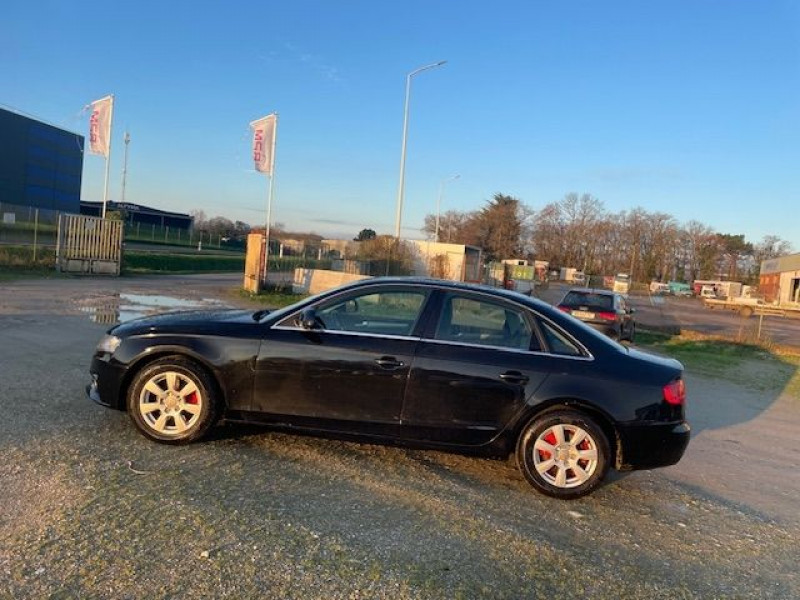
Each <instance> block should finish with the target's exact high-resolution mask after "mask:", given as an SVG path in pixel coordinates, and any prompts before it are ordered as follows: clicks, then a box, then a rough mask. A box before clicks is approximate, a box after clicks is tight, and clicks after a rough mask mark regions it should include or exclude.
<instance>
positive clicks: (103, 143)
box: [89, 96, 114, 157]
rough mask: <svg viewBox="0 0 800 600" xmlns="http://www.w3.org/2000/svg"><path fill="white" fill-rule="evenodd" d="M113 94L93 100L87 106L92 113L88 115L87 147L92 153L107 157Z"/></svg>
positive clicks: (109, 142)
mask: <svg viewBox="0 0 800 600" xmlns="http://www.w3.org/2000/svg"><path fill="white" fill-rule="evenodd" d="M113 104H114V97H113V96H106V97H105V98H101V99H100V100H95V101H94V102H92V103H91V104H90V105H89V106H90V107H91V109H92V114H91V116H90V117H89V147H90V152H91V153H92V154H100V155H102V156H105V157H108V154H109V146H110V144H111V111H112V108H113Z"/></svg>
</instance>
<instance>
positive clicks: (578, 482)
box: [517, 410, 610, 499]
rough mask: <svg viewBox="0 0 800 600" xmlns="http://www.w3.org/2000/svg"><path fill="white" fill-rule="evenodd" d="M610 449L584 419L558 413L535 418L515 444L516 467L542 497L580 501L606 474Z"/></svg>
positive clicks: (572, 413)
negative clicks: (577, 499)
mask: <svg viewBox="0 0 800 600" xmlns="http://www.w3.org/2000/svg"><path fill="white" fill-rule="evenodd" d="M609 463H610V450H609V444H608V440H607V439H606V436H605V434H604V433H603V430H602V429H601V428H600V427H599V426H598V425H597V424H596V423H595V422H594V421H593V420H592V419H591V418H590V417H588V416H586V415H584V414H583V413H580V412H577V411H572V410H560V411H554V412H549V413H545V414H543V415H541V416H539V417H535V418H534V419H533V420H531V422H530V423H529V424H528V425H527V426H526V427H525V429H523V431H522V434H521V435H520V437H519V439H518V441H517V464H518V465H519V469H520V471H521V472H522V474H523V475H524V476H525V479H527V480H528V483H530V484H531V485H532V486H533V487H534V488H536V489H537V490H538V491H540V492H542V493H543V494H547V495H548V496H553V497H556V498H563V499H573V498H580V497H581V496H585V495H586V494H589V493H590V492H592V491H593V490H594V489H595V488H596V487H597V486H598V485H600V482H601V481H602V480H603V478H604V477H605V475H606V472H607V471H608V467H609Z"/></svg>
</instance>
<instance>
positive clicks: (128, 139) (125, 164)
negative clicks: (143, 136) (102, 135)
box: [122, 131, 131, 204]
mask: <svg viewBox="0 0 800 600" xmlns="http://www.w3.org/2000/svg"><path fill="white" fill-rule="evenodd" d="M123 141H124V142H125V159H124V160H123V163H122V203H123V204H124V203H125V181H126V179H127V178H128V144H130V143H131V134H130V133H128V132H127V131H126V132H125V137H124V138H123Z"/></svg>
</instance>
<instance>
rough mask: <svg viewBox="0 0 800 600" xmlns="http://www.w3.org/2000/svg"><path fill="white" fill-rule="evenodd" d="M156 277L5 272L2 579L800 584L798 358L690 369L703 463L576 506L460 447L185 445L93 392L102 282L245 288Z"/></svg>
mask: <svg viewBox="0 0 800 600" xmlns="http://www.w3.org/2000/svg"><path fill="white" fill-rule="evenodd" d="M153 279H154V280H155V281H156V283H150V280H137V281H134V282H133V283H132V282H131V281H128V282H125V281H124V280H114V281H113V282H110V283H105V282H100V283H97V280H86V281H87V282H90V283H87V284H85V283H82V282H80V280H79V281H78V283H76V282H75V281H74V280H66V283H65V282H64V281H65V280H53V281H52V282H41V281H40V282H36V283H27V282H15V283H14V284H13V285H6V284H3V287H2V288H0V332H2V333H0V342H1V343H0V390H2V392H0V409H2V415H3V419H2V420H0V448H2V455H3V460H2V461H1V462H0V490H2V492H0V498H2V502H0V597H8V598H47V597H51V598H74V597H80V598H139V597H147V598H171V597H182V598H208V597H230V598H242V597H283V598H530V597H539V596H544V595H547V596H548V597H550V596H552V595H556V594H557V595H560V596H562V597H602V598H645V597H646V598H709V597H715V598H716V597H719V598H745V597H747V598H796V597H800V577H798V573H797V564H798V563H799V562H800V551H798V549H797V548H798V547H797V541H796V540H797V538H798V535H799V534H800V518H798V516H797V511H796V505H797V504H796V498H797V497H798V494H800V469H798V466H800V451H799V450H796V448H797V444H796V441H797V439H798V434H800V399H798V398H797V397H796V396H795V395H793V394H790V393H788V392H784V391H783V390H784V388H785V386H786V385H787V384H788V381H787V380H786V379H787V378H786V375H785V374H783V376H782V378H778V380H777V381H776V382H775V383H774V385H773V386H772V387H771V388H769V389H766V390H765V389H764V386H763V385H760V387H759V389H755V388H753V389H749V388H747V387H743V386H735V385H733V384H730V383H729V382H725V381H717V380H714V379H710V378H706V377H701V376H699V375H692V374H690V376H689V389H690V402H693V404H692V405H690V417H691V418H692V419H693V420H694V421H695V422H696V428H695V432H696V434H695V439H694V440H693V441H692V443H691V444H690V446H689V451H688V452H687V456H686V457H685V459H684V460H683V461H682V462H681V463H680V464H679V465H677V466H675V467H670V468H668V469H662V470H657V471H645V472H637V473H632V474H627V475H625V476H619V475H617V476H614V477H612V478H611V480H610V481H609V482H608V484H607V485H605V486H603V487H602V488H600V489H599V490H598V491H597V492H596V493H595V494H593V495H592V496H590V497H589V498H585V499H582V500H578V501H574V502H569V503H565V502H560V501H557V500H553V499H550V498H546V497H544V496H541V495H538V494H536V493H535V492H534V491H533V490H532V489H531V488H530V487H529V486H528V485H527V484H526V483H525V482H524V480H523V479H522V477H521V475H519V473H518V472H517V471H516V469H515V467H514V465H513V464H512V463H511V462H504V461H495V460H486V459H479V458H471V457H465V456H459V455H452V454H445V453H440V452H431V451H421V450H414V449H408V448H396V447H387V446H377V445H370V444H360V443H355V442H351V441H342V440H328V439H322V438H316V437H310V436H295V435H290V434H287V433H283V432H279V431H273V430H268V429H257V428H246V427H232V426H222V427H219V428H218V429H217V430H216V431H215V433H214V436H213V439H212V440H211V441H208V442H205V443H201V444H195V445H192V446H188V447H178V448H175V447H166V446H161V445H157V444H154V443H151V442H148V441H147V440H145V439H144V438H143V437H141V436H140V435H138V434H137V433H136V432H135V431H134V429H133V427H132V425H131V424H130V422H129V421H128V417H127V415H125V414H123V413H118V412H115V411H110V410H107V409H104V408H102V407H98V406H96V405H94V404H92V403H91V402H90V401H88V400H87V399H86V398H85V396H84V392H83V386H84V385H85V382H86V380H87V369H88V365H89V359H90V356H91V353H92V348H93V346H94V344H95V343H96V341H97V339H98V338H99V336H100V334H101V333H102V331H103V329H104V326H101V325H98V324H96V323H93V322H92V321H91V320H90V319H89V318H88V315H87V314H84V313H83V311H82V310H81V307H83V308H85V306H86V304H85V299H86V297H87V296H91V295H92V294H94V295H96V296H97V297H100V296H103V294H105V293H106V292H107V291H108V289H111V288H115V286H121V287H120V288H115V289H117V291H119V289H121V288H125V289H128V290H129V291H131V292H132V293H148V292H149V293H162V294H163V293H170V289H178V288H182V289H183V295H184V296H189V297H192V296H193V295H194V296H196V297H197V298H206V297H209V296H210V295H213V293H212V292H213V291H214V290H215V289H216V290H217V291H218V290H219V289H222V288H224V287H226V280H224V279H223V280H210V279H209V280H203V279H189V280H188V282H189V283H191V284H192V285H191V291H187V290H188V289H189V287H188V286H187V280H186V279H179V280H177V282H176V280H175V279H171V278H161V279H158V278H153ZM106 281H107V280H106ZM126 286H127V288H126ZM107 288H108V289H107ZM165 288H168V289H165ZM224 299H226V300H227V299H229V297H227V296H225V298H224ZM765 439H767V440H769V443H768V444H766V448H765V444H764V443H763V440H765Z"/></svg>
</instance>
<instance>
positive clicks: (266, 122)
mask: <svg viewBox="0 0 800 600" xmlns="http://www.w3.org/2000/svg"><path fill="white" fill-rule="evenodd" d="M276 121H277V115H276V114H275V113H272V114H271V115H267V116H266V117H264V118H263V119H258V120H257V121H253V122H252V123H250V128H251V129H252V130H253V163H254V164H255V168H256V171H258V172H259V173H265V174H267V175H269V176H270V177H272V167H273V166H274V164H275V157H274V155H273V151H274V149H275V124H276Z"/></svg>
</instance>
